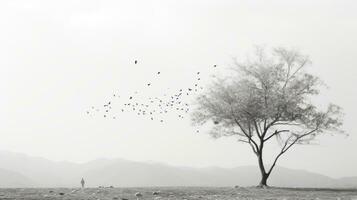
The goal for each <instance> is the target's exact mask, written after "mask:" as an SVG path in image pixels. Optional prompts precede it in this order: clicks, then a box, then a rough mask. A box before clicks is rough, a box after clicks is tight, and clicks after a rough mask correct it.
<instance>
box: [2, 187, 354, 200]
mask: <svg viewBox="0 0 357 200" xmlns="http://www.w3.org/2000/svg"><path fill="white" fill-rule="evenodd" d="M154 191H158V194H155V195H154V194H153V192H154ZM137 192H140V193H141V194H142V197H141V198H140V200H145V199H162V200H168V199H170V200H176V199H180V200H185V199H186V200H191V199H200V200H204V199H209V200H218V199H224V200H226V199H227V200H228V199H242V200H248V199H251V200H253V199H265V200H293V199H295V200H300V199H301V200H302V199H304V200H312V199H315V200H317V199H320V200H329V199H335V200H336V199H340V200H342V199H345V200H347V199H350V200H357V189H294V188H269V189H258V188H253V187H250V188H244V187H240V188H207V187H168V188H165V187H164V188H159V187H156V188H85V189H78V188H26V189H24V188H17V189H0V199H1V200H15V199H16V200H20V199H26V200H44V199H48V200H50V199H78V200H106V199H107V200H109V199H110V200H115V199H117V200H125V199H128V200H129V199H137V197H136V196H135V194H136V193H137Z"/></svg>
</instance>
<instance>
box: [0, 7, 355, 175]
mask: <svg viewBox="0 0 357 200" xmlns="http://www.w3.org/2000/svg"><path fill="white" fill-rule="evenodd" d="M356 10H357V3H356V1H353V0H351V1H341V0H335V1H331V0H315V1H310V0H299V1H298V0H296V1H286V0H273V1H258V0H256V1H255V0H247V1H239V0H232V1H229V0H226V1H224V0H216V1H212V0H196V1H192V0H190V1H188V0H187V1H185V0H178V1H164V0H162V1H147V0H142V1H139V0H134V1H133V0H126V1H114V0H113V1H105V0H100V1H99V0H97V1H95V0H86V1H84V0H83V1H78V0H61V1H47V0H46V1H39V0H32V1H28V0H23V1H18V0H8V1H7V0H3V1H1V2H0V27H1V30H0V70H1V71H0V94H1V96H0V120H1V125H0V150H7V151H14V152H22V153H26V154H28V155H33V156H41V157H45V158H48V159H51V160H67V161H74V162H85V161H88V160H92V159H96V158H103V157H106V158H117V157H118V158H125V159H129V160H138V161H147V160H152V161H158V162H164V163H169V164H173V165H185V166H213V165H214V166H221V167H234V166H241V165H256V164H257V163H256V158H255V157H254V155H253V153H252V152H251V149H250V148H249V146H247V145H246V144H243V143H238V142H237V141H236V140H235V139H232V138H226V139H218V140H215V139H212V138H211V137H210V136H209V135H208V134H205V131H201V132H200V133H199V134H197V133H196V128H194V127H192V126H191V125H190V121H189V119H188V118H186V119H184V120H177V118H175V117H173V116H170V115H169V116H168V117H167V119H166V121H165V123H160V122H155V121H154V122H152V121H150V120H148V119H145V118H142V117H137V116H135V115H133V114H130V113H124V114H120V115H118V116H117V119H116V120H111V119H104V118H103V117H101V116H88V115H86V110H87V109H88V108H90V107H91V106H100V105H102V104H103V103H105V102H107V101H108V100H110V98H111V96H112V94H113V93H118V94H121V95H122V96H127V95H130V94H131V93H132V92H134V91H139V92H140V95H142V97H148V96H152V95H156V94H158V93H160V92H162V91H166V90H168V89H167V88H171V90H173V89H177V88H179V87H181V86H182V87H183V86H187V85H188V84H190V83H192V81H193V80H194V78H193V76H192V74H193V73H195V72H196V71H201V72H202V79H203V80H202V81H203V82H207V83H208V82H209V75H210V74H214V73H219V71H220V69H219V68H224V67H227V66H229V65H230V64H231V61H232V60H231V58H232V57H237V58H239V59H244V58H245V57H246V54H247V53H249V52H251V51H252V47H253V45H267V46H268V47H275V46H285V47H292V48H296V49H299V50H300V51H301V52H303V53H305V54H307V55H309V56H310V57H311V59H312V63H313V64H312V66H311V67H310V69H309V70H311V72H313V73H314V74H315V75H318V76H320V77H321V78H322V79H323V80H324V81H325V83H326V84H327V85H328V86H329V89H328V90H327V89H326V90H323V92H322V94H321V95H322V96H321V98H320V99H319V103H321V104H325V103H327V102H333V103H336V104H338V105H340V106H342V108H343V109H344V112H345V123H344V127H343V128H344V130H345V131H346V132H347V133H349V134H350V137H348V138H346V137H343V136H334V137H322V138H321V140H320V142H319V143H320V145H312V146H305V147H295V148H293V149H292V151H290V152H288V153H287V154H285V155H284V156H283V157H282V159H281V160H280V162H279V163H278V164H279V165H281V166H285V167H290V168H294V169H305V170H310V171H314V172H320V173H323V174H326V175H330V176H333V177H342V176H357V171H356V169H357V158H356V151H357V135H356V134H355V132H356V131H355V129H356V127H355V126H354V125H355V124H354V123H356V115H357V108H356V102H357V92H356V91H357V90H356V84H357V81H356V78H357V69H356V66H357V59H356V53H357V37H356V35H357V12H356ZM135 59H137V60H138V61H139V63H138V64H137V65H134V64H133V62H134V60H135ZM214 64H217V65H218V67H217V69H215V70H213V69H212V65H214ZM157 71H161V72H162V74H161V78H160V79H158V78H157V76H156V72H157ZM148 81H150V82H152V83H153V86H152V87H151V89H145V90H144V88H145V87H144V86H145V84H146V83H147V82H148ZM172 88H173V89H172ZM118 101H119V100H118ZM273 150H274V147H273V148H272V151H271V152H268V154H267V155H269V153H274V151H273ZM275 150H276V149H275ZM0 167H1V166H0Z"/></svg>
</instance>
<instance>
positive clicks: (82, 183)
mask: <svg viewBox="0 0 357 200" xmlns="http://www.w3.org/2000/svg"><path fill="white" fill-rule="evenodd" d="M84 184H85V182H84V179H83V178H82V180H81V185H82V188H84Z"/></svg>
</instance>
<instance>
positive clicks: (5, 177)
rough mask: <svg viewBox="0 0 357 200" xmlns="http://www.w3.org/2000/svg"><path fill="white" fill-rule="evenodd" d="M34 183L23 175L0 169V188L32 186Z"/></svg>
mask: <svg viewBox="0 0 357 200" xmlns="http://www.w3.org/2000/svg"><path fill="white" fill-rule="evenodd" d="M35 185H36V184H35V183H34V182H33V181H32V180H30V179H29V178H27V177H25V176H24V175H22V174H20V173H17V172H12V171H9V170H5V169H0V188H4V187H8V188H13V187H34V186H35Z"/></svg>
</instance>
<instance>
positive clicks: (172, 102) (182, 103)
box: [86, 60, 217, 132]
mask: <svg viewBox="0 0 357 200" xmlns="http://www.w3.org/2000/svg"><path fill="white" fill-rule="evenodd" d="M134 64H135V65H137V64H138V60H135V61H134ZM216 67H217V65H213V68H216ZM195 73H196V74H195V76H196V77H195V82H194V83H193V84H192V85H191V87H187V88H181V89H178V90H176V91H174V92H173V93H172V94H167V93H164V94H163V95H162V96H160V97H148V98H147V99H143V98H138V97H137V94H138V93H139V92H138V91H135V92H134V93H133V95H129V96H127V97H123V96H121V95H119V94H112V98H111V100H110V101H108V102H106V103H105V104H103V105H101V106H99V107H95V106H92V107H91V108H90V109H88V110H87V111H86V113H87V114H88V115H99V116H100V115H101V116H102V117H104V118H112V119H117V113H112V112H113V110H114V109H113V108H114V106H116V105H117V104H116V102H115V101H116V100H117V99H119V98H120V99H123V100H124V103H122V104H121V105H120V107H119V112H121V113H124V112H134V113H135V114H136V115H138V116H144V117H148V118H149V119H150V120H152V121H154V120H158V121H159V122H161V123H163V122H164V118H165V114H169V113H173V112H174V113H175V115H176V116H177V117H178V118H180V119H183V118H184V117H185V115H186V114H187V113H189V111H190V105H189V103H188V102H187V101H186V99H187V98H185V97H189V96H192V95H194V94H197V93H198V92H199V91H202V90H203V89H204V87H203V86H202V85H201V84H200V82H201V76H200V75H201V72H199V71H197V72H195ZM156 75H157V76H161V72H160V71H158V72H157V73H156ZM146 87H152V83H151V82H148V83H146ZM143 100H144V101H143ZM197 132H199V130H197Z"/></svg>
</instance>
